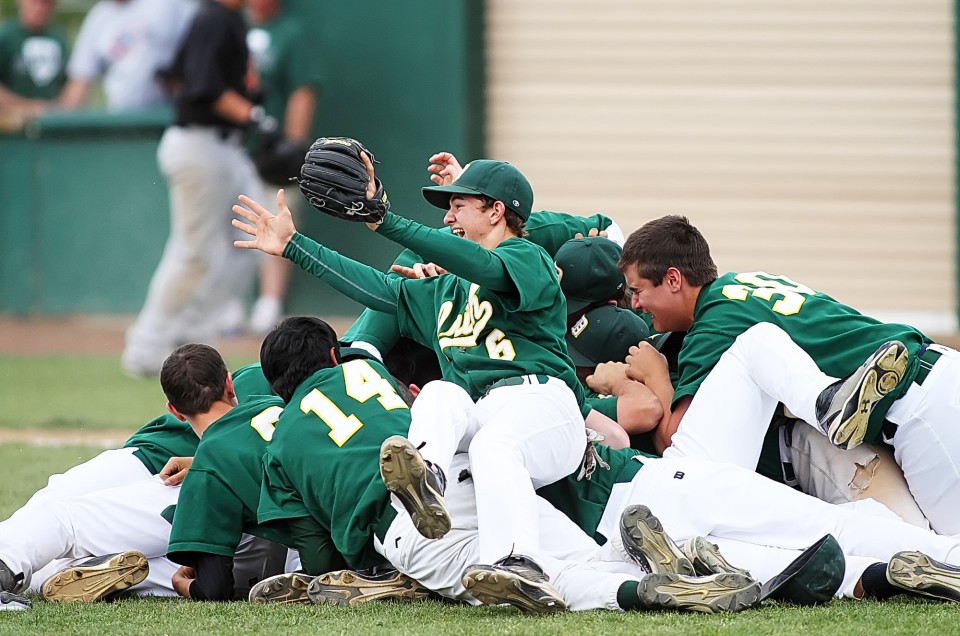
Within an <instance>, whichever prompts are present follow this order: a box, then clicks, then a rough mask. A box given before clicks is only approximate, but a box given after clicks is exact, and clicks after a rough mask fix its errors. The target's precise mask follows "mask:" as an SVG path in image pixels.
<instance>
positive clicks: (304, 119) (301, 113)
mask: <svg viewBox="0 0 960 636" xmlns="http://www.w3.org/2000/svg"><path fill="white" fill-rule="evenodd" d="M316 105H317V92H316V90H314V88H313V86H301V87H299V88H297V89H296V90H295V91H293V92H292V93H290V97H289V98H288V99H287V110H286V111H285V112H284V116H283V136H284V137H286V138H287V139H291V140H293V141H307V140H308V138H309V137H310V126H311V125H312V124H313V111H314V109H315V108H316Z"/></svg>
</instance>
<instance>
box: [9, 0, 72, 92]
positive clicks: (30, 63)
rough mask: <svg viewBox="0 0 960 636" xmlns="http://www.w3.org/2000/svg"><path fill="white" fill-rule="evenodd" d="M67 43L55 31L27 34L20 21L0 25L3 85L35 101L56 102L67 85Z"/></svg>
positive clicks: (49, 29) (13, 20)
mask: <svg viewBox="0 0 960 636" xmlns="http://www.w3.org/2000/svg"><path fill="white" fill-rule="evenodd" d="M66 66H67V42H66V40H65V39H64V37H63V34H62V33H61V32H60V31H59V30H58V29H55V28H48V29H46V30H44V31H42V32H40V33H31V32H30V31H27V30H26V29H25V28H24V27H23V25H22V24H21V23H20V21H19V20H18V19H16V18H15V19H12V20H7V21H6V22H4V23H3V24H2V25H0V84H3V85H4V86H5V87H7V88H8V89H9V90H10V91H12V92H14V93H16V94H17V95H21V96H23V97H29V98H32V99H53V98H55V97H57V95H59V94H60V90H61V89H62V88H63V85H64V84H65V83H66V81H67V74H66Z"/></svg>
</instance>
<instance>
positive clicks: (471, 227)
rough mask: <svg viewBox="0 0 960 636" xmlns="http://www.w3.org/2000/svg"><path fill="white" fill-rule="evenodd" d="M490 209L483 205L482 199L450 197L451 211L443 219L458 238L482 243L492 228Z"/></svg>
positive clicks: (462, 195)
mask: <svg viewBox="0 0 960 636" xmlns="http://www.w3.org/2000/svg"><path fill="white" fill-rule="evenodd" d="M489 209H490V208H487V207H485V206H484V205H483V199H482V198H480V197H475V196H472V195H469V194H456V195H454V196H452V197H450V209H449V210H447V214H446V215H445V216H444V217H443V222H444V223H445V224H446V225H449V226H450V228H451V229H452V230H453V233H454V234H456V235H457V236H459V237H461V238H465V239H469V240H471V241H473V242H474V243H480V242H482V240H483V238H484V237H485V236H486V235H487V234H489V232H490V229H491V227H492V226H491V223H490V215H489V213H488V212H489Z"/></svg>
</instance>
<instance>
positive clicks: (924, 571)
mask: <svg viewBox="0 0 960 636" xmlns="http://www.w3.org/2000/svg"><path fill="white" fill-rule="evenodd" d="M887 580H888V581H890V584H891V585H893V586H894V587H896V588H897V589H899V590H903V591H904V592H907V593H909V594H913V595H916V596H923V597H925V598H933V599H938V600H941V601H953V602H955V603H958V602H960V567H957V566H955V565H949V564H947V563H941V562H940V561H936V560H934V559H931V558H930V557H928V556H927V555H926V554H924V553H922V552H897V553H896V554H894V555H893V558H892V559H890V563H888V564H887Z"/></svg>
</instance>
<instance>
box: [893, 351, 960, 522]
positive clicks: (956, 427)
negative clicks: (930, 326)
mask: <svg viewBox="0 0 960 636" xmlns="http://www.w3.org/2000/svg"><path fill="white" fill-rule="evenodd" d="M931 348H935V350H936V351H939V352H940V353H941V355H940V358H939V359H938V360H937V361H936V363H935V364H934V365H933V367H932V368H931V369H930V372H929V374H928V375H927V377H926V378H925V379H924V381H923V384H922V385H917V384H912V385H911V386H910V388H909V389H908V390H907V392H906V393H905V394H904V395H903V396H902V397H901V398H900V399H898V400H897V401H896V402H894V403H893V406H891V407H890V410H889V411H888V412H887V419H888V420H889V421H891V422H893V423H894V424H896V425H897V427H896V432H895V433H894V435H893V441H892V443H893V448H894V456H895V457H896V460H897V463H898V464H899V465H900V467H901V468H902V469H903V475H904V477H905V478H906V480H907V484H909V486H910V492H911V493H913V496H914V499H916V501H917V505H919V506H920V509H921V510H922V511H923V513H924V515H925V516H926V517H927V519H929V520H930V527H931V528H933V530H934V531H935V532H938V533H940V534H945V535H955V536H956V535H960V514H957V511H958V510H960V424H958V422H960V403H958V402H957V397H956V396H957V395H958V394H960V352H957V351H955V350H953V349H950V348H948V347H942V346H940V345H931Z"/></svg>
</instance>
